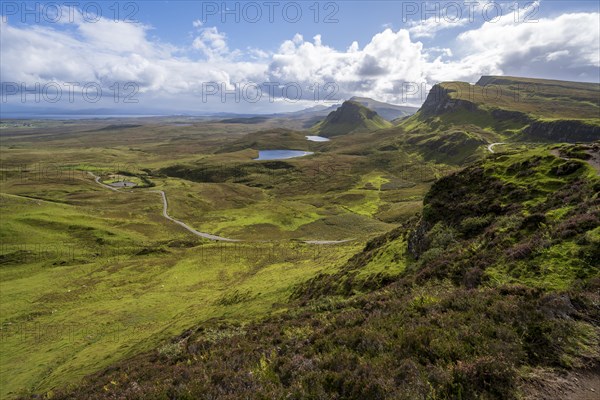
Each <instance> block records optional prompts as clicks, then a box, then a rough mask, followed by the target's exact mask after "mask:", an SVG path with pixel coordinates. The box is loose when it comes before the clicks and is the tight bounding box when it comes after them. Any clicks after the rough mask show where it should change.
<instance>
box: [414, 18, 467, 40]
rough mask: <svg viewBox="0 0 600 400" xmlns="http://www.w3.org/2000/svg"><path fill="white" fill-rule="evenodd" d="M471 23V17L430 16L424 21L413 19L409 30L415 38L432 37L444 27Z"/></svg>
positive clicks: (456, 26)
mask: <svg viewBox="0 0 600 400" xmlns="http://www.w3.org/2000/svg"><path fill="white" fill-rule="evenodd" d="M468 23H469V18H461V19H448V18H439V17H429V18H427V19H425V20H423V21H412V22H410V23H409V25H410V28H409V29H408V31H409V32H410V33H411V35H412V36H413V37H415V38H432V37H434V36H435V34H436V33H437V32H439V31H441V30H444V29H450V28H458V27H461V26H464V25H466V24H468Z"/></svg>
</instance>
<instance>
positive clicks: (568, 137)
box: [523, 120, 600, 143]
mask: <svg viewBox="0 0 600 400" xmlns="http://www.w3.org/2000/svg"><path fill="white" fill-rule="evenodd" d="M523 133H525V134H526V135H527V136H528V137H534V138H537V139H542V140H548V141H552V142H569V143H573V142H591V141H594V140H598V139H600V126H598V125H590V124H587V123H585V122H584V121H578V120H557V121H535V122H532V123H531V124H530V125H529V126H528V127H527V128H525V129H524V130H523Z"/></svg>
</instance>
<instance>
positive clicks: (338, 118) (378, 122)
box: [311, 101, 392, 137]
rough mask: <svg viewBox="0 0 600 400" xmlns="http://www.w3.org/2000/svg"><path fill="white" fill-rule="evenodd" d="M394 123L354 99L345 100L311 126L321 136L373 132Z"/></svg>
mask: <svg viewBox="0 0 600 400" xmlns="http://www.w3.org/2000/svg"><path fill="white" fill-rule="evenodd" d="M391 126H392V124H391V123H390V122H388V121H386V120H385V119H383V118H382V117H380V116H379V115H378V114H377V113H376V112H375V111H373V110H370V109H368V108H367V107H365V106H363V105H362V104H360V103H358V102H354V101H345V102H344V103H343V104H342V106H341V107H339V108H338V109H337V110H335V111H333V112H331V113H330V114H329V115H328V116H327V117H326V118H325V119H324V120H323V121H321V122H319V123H318V124H316V125H315V126H314V127H313V128H311V129H312V130H313V131H314V132H316V133H318V134H319V135H321V136H325V137H332V136H338V135H345V134H348V133H354V132H371V131H376V130H379V129H384V128H389V127H391Z"/></svg>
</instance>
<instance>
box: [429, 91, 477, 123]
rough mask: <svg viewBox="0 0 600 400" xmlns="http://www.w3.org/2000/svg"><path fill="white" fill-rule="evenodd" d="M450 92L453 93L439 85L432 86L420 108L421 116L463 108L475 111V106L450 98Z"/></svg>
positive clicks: (468, 102)
mask: <svg viewBox="0 0 600 400" xmlns="http://www.w3.org/2000/svg"><path fill="white" fill-rule="evenodd" d="M452 92H454V90H453V89H446V88H444V87H443V86H441V85H439V84H436V85H434V86H433V87H432V88H431V90H430V91H429V94H428V95H427V99H425V102H424V103H423V105H422V106H421V110H420V111H421V115H423V116H432V115H439V114H443V113H446V112H451V111H455V110H457V109H459V108H464V109H465V110H469V111H475V110H476V109H477V105H476V104H474V103H472V102H470V101H467V100H463V99H455V98H452V97H451V96H450V93H452Z"/></svg>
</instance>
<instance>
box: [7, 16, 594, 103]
mask: <svg viewBox="0 0 600 400" xmlns="http://www.w3.org/2000/svg"><path fill="white" fill-rule="evenodd" d="M599 18H600V15H599V14H598V13H571V14H562V15H559V16H556V17H553V18H541V19H539V20H538V21H537V23H515V22H514V20H513V19H512V18H506V19H502V20H500V21H495V22H484V23H483V24H481V25H479V26H476V27H474V28H473V29H467V30H464V29H465V27H464V26H463V27H462V29H463V32H462V33H461V34H460V35H458V37H457V39H456V40H455V41H453V42H452V41H451V42H447V43H444V47H435V46H430V47H427V46H425V45H424V44H423V43H422V42H420V41H418V40H416V39H415V38H416V36H418V35H421V37H427V35H433V34H435V32H439V31H440V30H442V29H447V28H450V27H451V26H456V23H455V24H454V25H451V26H448V25H444V24H442V25H441V26H439V27H435V26H434V25H433V24H432V23H431V22H428V20H426V21H425V23H424V24H422V25H413V26H411V27H409V28H408V29H399V30H396V31H395V30H392V29H389V28H388V29H384V30H383V31H382V32H379V33H377V34H375V35H374V36H373V37H372V38H371V39H370V40H369V41H368V43H366V44H364V46H361V45H360V44H359V43H358V42H356V41H354V42H351V43H350V45H349V46H348V47H347V48H346V49H342V50H340V49H336V48H333V47H331V46H329V45H328V44H327V37H322V36H321V35H316V36H314V37H313V38H311V39H305V38H304V37H303V36H302V35H301V34H296V35H294V36H293V37H292V38H290V39H289V40H285V41H283V42H282V43H281V45H280V46H279V48H278V49H276V50H275V51H266V50H265V49H259V48H248V49H245V50H244V51H241V50H237V49H231V48H230V46H229V44H228V42H227V35H226V34H225V32H221V31H219V30H218V29H217V28H216V27H205V26H203V25H201V24H197V23H195V22H193V26H194V27H195V28H196V30H195V31H194V32H195V33H194V34H195V37H193V38H192V39H191V40H190V43H189V45H188V47H187V48H178V47H175V46H173V45H170V44H168V43H162V42H160V41H158V40H156V39H151V38H150V37H149V32H150V31H151V29H152V28H151V27H149V26H146V25H143V24H140V23H131V24H115V23H114V22H112V21H109V20H104V19H101V20H100V21H98V22H96V23H89V22H86V21H85V20H83V19H81V18H79V19H76V21H75V23H74V24H70V26H63V25H60V26H57V27H52V26H12V25H9V24H8V23H7V22H0V24H1V25H0V28H1V31H2V32H1V33H2V34H1V35H0V47H1V50H0V55H1V57H2V63H1V66H0V73H1V74H2V80H3V81H12V82H26V83H28V84H30V83H31V84H32V83H35V82H48V81H58V82H90V81H91V82H100V83H101V84H102V85H106V86H109V85H111V84H113V83H114V82H126V81H133V82H136V83H137V84H139V87H140V91H141V92H142V93H144V94H146V95H147V96H148V98H152V99H161V98H163V99H173V98H177V99H179V101H180V102H183V101H187V102H192V103H194V102H195V101H196V100H197V99H198V98H201V96H202V90H203V85H204V84H205V83H207V82H218V83H223V84H224V85H225V87H227V88H231V87H233V86H234V85H235V84H236V83H237V84H241V85H243V84H245V83H248V82H254V83H257V84H259V85H260V84H262V83H264V82H276V83H278V86H279V88H281V87H285V86H286V85H288V84H291V83H293V84H296V85H298V87H300V88H301V89H302V98H303V99H304V100H306V101H309V100H314V99H315V98H318V99H321V100H323V99H331V100H337V99H340V98H349V97H351V96H354V95H360V96H369V97H373V98H375V99H378V100H383V101H389V102H395V103H402V102H403V101H405V100H406V98H405V97H404V96H403V89H404V87H405V85H406V84H407V83H416V84H419V85H421V84H426V85H427V86H429V87H430V86H431V85H432V84H434V83H436V82H440V81H446V80H465V81H471V82H472V81H475V80H477V79H478V78H479V76H481V75H489V74H511V75H524V76H540V77H548V78H563V79H576V78H579V79H589V80H597V79H598V77H597V70H598V67H599V66H600V59H599V58H600V56H599V54H600V48H599V43H600V32H599V29H600V28H599V27H598V20H599ZM581 27H585V29H581ZM124 38H127V40H124ZM556 71H559V72H560V74H561V75H560V76H556ZM328 83H330V85H327V84H328ZM332 84H333V85H332ZM315 92H316V93H315ZM273 93H274V94H275V95H281V94H282V93H284V92H282V91H281V90H279V91H275V92H273ZM294 93H295V92H294ZM423 95H424V93H419V95H418V96H419V97H416V98H413V99H412V100H411V99H409V100H411V101H410V102H411V103H412V104H416V103H419V102H420V101H422V100H423V99H424V96H423ZM218 100H219V101H217V104H216V106H219V107H223V106H224V105H223V104H222V103H221V102H220V99H218ZM164 103H169V102H164ZM205 106H206V105H205V104H199V105H198V107H205ZM244 106H245V105H244V104H242V105H240V110H243V107H244ZM264 111H267V112H268V111H269V110H268V109H266V108H265V109H264Z"/></svg>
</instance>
